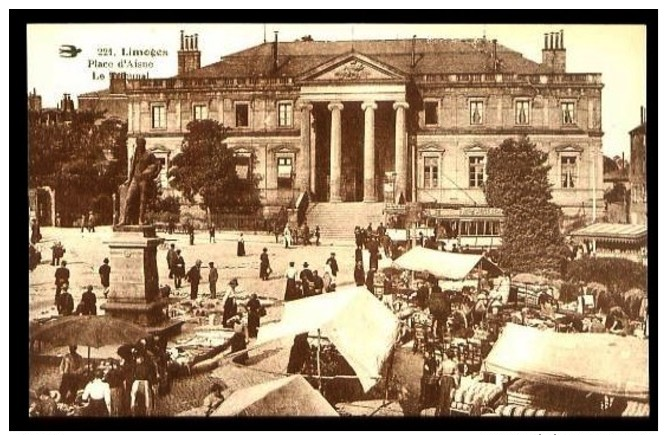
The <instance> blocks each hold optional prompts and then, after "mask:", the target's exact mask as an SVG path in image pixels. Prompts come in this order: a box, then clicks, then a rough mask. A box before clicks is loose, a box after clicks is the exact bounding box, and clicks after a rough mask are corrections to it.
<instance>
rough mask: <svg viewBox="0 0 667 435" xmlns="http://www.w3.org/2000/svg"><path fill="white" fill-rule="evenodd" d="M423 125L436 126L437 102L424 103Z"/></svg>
mask: <svg viewBox="0 0 667 435" xmlns="http://www.w3.org/2000/svg"><path fill="white" fill-rule="evenodd" d="M424 124H425V125H438V102H437V101H425V102H424Z"/></svg>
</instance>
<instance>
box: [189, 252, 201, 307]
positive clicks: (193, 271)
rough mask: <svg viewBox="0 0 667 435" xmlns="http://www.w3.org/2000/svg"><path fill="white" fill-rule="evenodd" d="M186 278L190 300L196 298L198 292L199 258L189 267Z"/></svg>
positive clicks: (199, 279) (199, 278)
mask: <svg viewBox="0 0 667 435" xmlns="http://www.w3.org/2000/svg"><path fill="white" fill-rule="evenodd" d="M186 279H187V280H188V282H189V283H190V300H193V301H194V300H195V299H197V293H199V281H201V260H197V261H195V265H194V266H192V267H191V268H190V270H189V271H188V273H187V275H186Z"/></svg>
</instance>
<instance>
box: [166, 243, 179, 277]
mask: <svg viewBox="0 0 667 435" xmlns="http://www.w3.org/2000/svg"><path fill="white" fill-rule="evenodd" d="M177 258H178V254H176V246H175V245H174V244H173V243H172V244H171V246H170V247H169V250H168V251H167V269H169V278H173V277H174V265H175V264H176V259H177Z"/></svg>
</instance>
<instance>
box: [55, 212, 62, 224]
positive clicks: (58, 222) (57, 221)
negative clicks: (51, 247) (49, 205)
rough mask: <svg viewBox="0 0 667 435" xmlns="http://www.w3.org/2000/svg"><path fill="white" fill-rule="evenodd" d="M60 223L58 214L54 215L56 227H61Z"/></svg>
mask: <svg viewBox="0 0 667 435" xmlns="http://www.w3.org/2000/svg"><path fill="white" fill-rule="evenodd" d="M61 226H62V221H61V219H60V213H56V227H61Z"/></svg>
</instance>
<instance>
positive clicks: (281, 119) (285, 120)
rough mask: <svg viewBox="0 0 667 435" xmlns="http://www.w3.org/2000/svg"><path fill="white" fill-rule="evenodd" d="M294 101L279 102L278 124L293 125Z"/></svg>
mask: <svg viewBox="0 0 667 435" xmlns="http://www.w3.org/2000/svg"><path fill="white" fill-rule="evenodd" d="M292 112H293V111H292V103H278V126H280V127H291V126H292Z"/></svg>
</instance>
